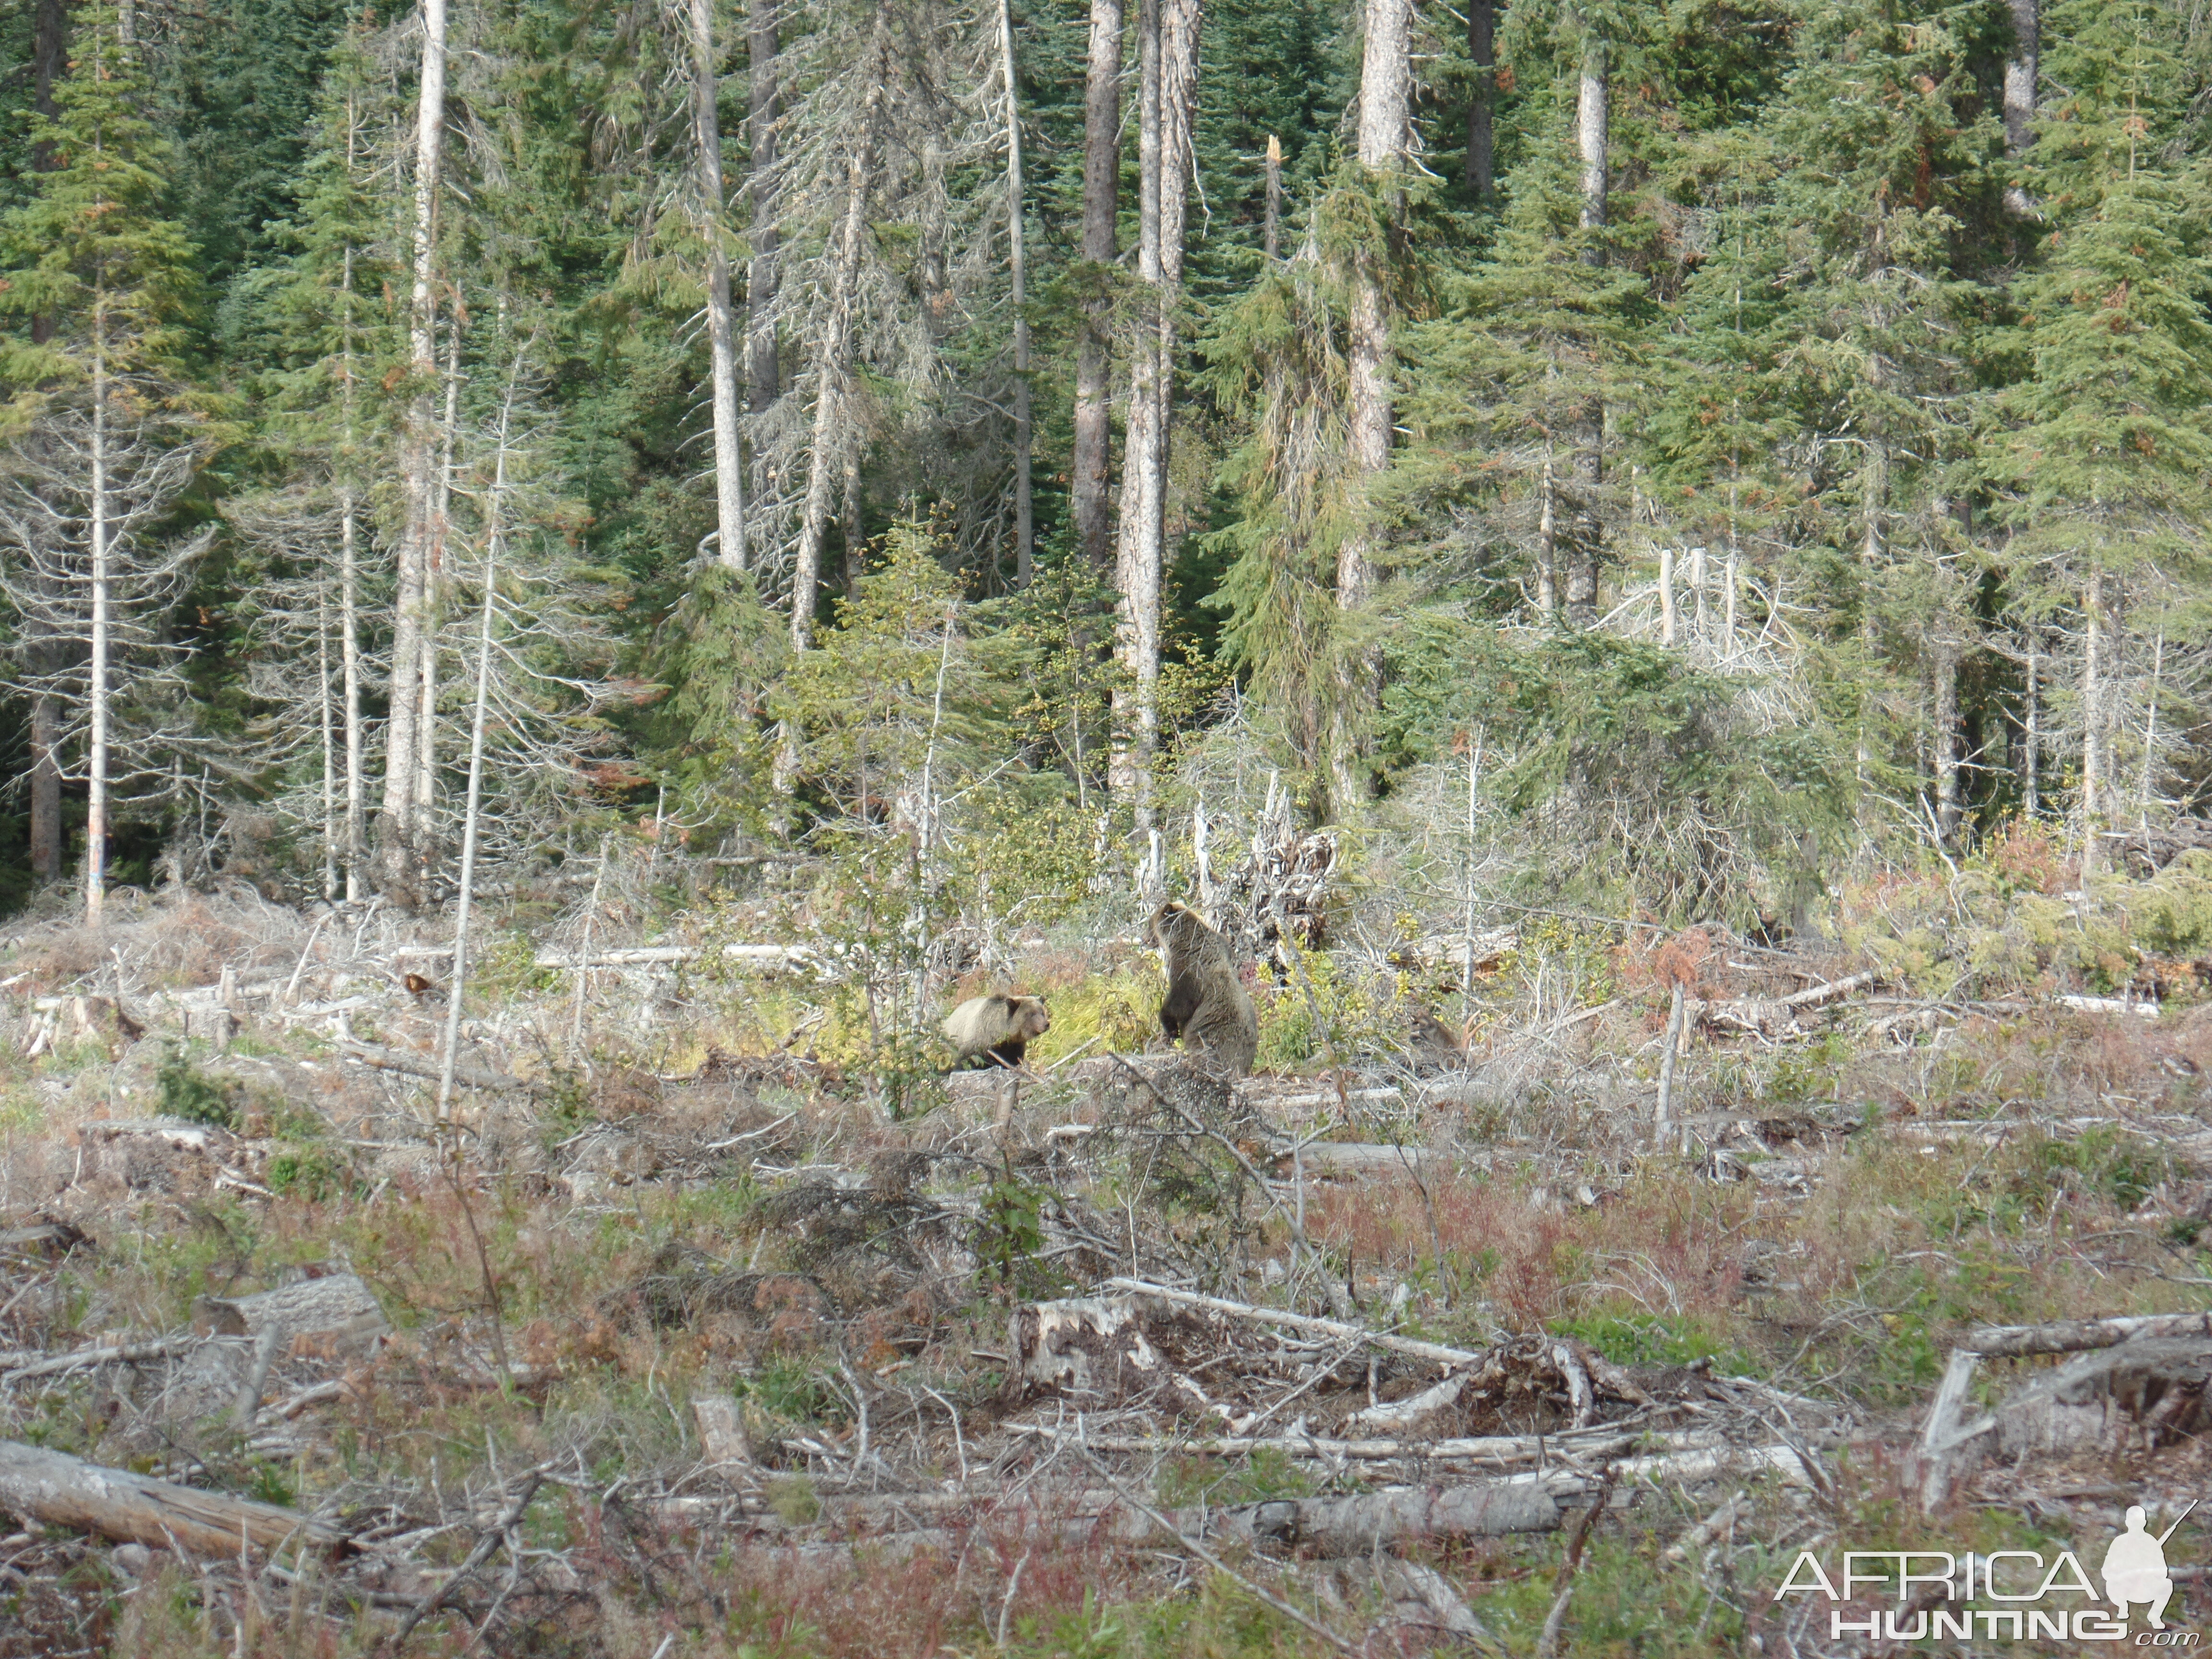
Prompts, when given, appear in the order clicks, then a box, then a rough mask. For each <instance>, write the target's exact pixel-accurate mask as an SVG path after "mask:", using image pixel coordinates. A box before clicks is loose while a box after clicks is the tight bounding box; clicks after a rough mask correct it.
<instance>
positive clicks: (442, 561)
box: [415, 303, 461, 875]
mask: <svg viewBox="0 0 2212 1659" xmlns="http://www.w3.org/2000/svg"><path fill="white" fill-rule="evenodd" d="M443 383H444V386H445V392H446V411H445V416H444V418H443V419H442V420H441V422H439V425H438V483H437V488H436V489H435V490H434V491H433V492H432V495H431V501H430V550H429V557H428V559H426V560H425V561H424V562H423V566H422V707H421V708H418V709H417V710H416V714H415V739H416V754H415V863H416V872H417V873H418V875H420V874H421V873H423V872H427V870H428V865H429V861H430V857H431V846H432V843H433V842H434V840H435V834H436V829H437V823H438V636H439V635H441V634H442V633H443V632H444V631H445V623H446V593H447V588H448V587H449V586H451V584H452V580H453V577H452V572H451V571H450V570H449V569H448V568H447V557H446V555H447V542H448V541H449V540H450V539H451V538H452V536H453V466H454V453H455V450H456V448H457V447H458V446H459V443H460V437H461V313H460V308H459V305H458V303H457V304H456V305H455V307H454V309H453V314H452V315H451V316H449V317H447V319H446V371H445V375H444V382H443Z"/></svg>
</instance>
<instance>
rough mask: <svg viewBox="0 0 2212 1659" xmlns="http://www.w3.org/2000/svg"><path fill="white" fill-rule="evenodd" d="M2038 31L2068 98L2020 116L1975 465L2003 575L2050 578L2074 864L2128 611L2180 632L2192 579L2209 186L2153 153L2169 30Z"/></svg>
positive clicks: (2113, 746) (2173, 50) (2158, 138)
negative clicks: (2064, 596)
mask: <svg viewBox="0 0 2212 1659" xmlns="http://www.w3.org/2000/svg"><path fill="white" fill-rule="evenodd" d="M2048 21H2050V23H2051V30H2050V32H2049V33H2048V34H2047V35H2046V37H2045V40H2046V45H2047V46H2048V47H2049V51H2048V53H2047V55H2046V57H2045V65H2046V66H2047V68H2048V70H2049V72H2050V74H2051V77H2052V78H2053V79H2054V80H2055V81H2056V82H2057V83H2058V84H2060V85H2062V86H2064V87H2067V88H2070V90H2069V93H2068V94H2067V96H2066V97H2065V98H2063V100H2058V101H2057V103H2055V104H2054V105H2053V106H2051V108H2050V109H2049V110H2048V112H2046V115H2045V119H2044V120H2043V121H2042V123H2041V124H2040V126H2039V135H2040V136H2039V140H2038V142H2037V143H2036V144H2035V146H2034V147H2033V149H2031V150H2029V151H2028V153H2027V160H2028V162H2029V165H2028V166H2027V168H2026V178H2027V187H2028V191H2029V194H2030V196H2031V197H2033V200H2035V201H2036V202H2037V203H2038V204H2039V206H2040V208H2041V210H2042V212H2043V213H2044V214H2045V216H2046V219H2047V222H2048V223H2049V225H2050V231H2049V234H2047V235H2046V236H2045V239H2044V241H2043V246H2042V249H2041V258H2040V259H2039V263H2038V264H2037V266H2036V268H2035V269H2034V270H2032V271H2030V272H2029V273H2028V274H2027V275H2026V276H2023V277H2022V279H2021V282H2020V283H2018V285H2017V287H2016V289H2015V295H2016V300H2017V303H2018V305H2019V307H2020V315H2019V320H2018V322H2017V324H2016V325H2015V326H2014V327H2013V328H2012V329H2011V330H2010V331H2008V334H2007V336H2006V337H2004V338H2003V339H2002V342H2001V344H2002V347H2004V348H2005V349H2008V352H2009V354H2010V355H2011V356H2012V357H2013V358H2014V359H2015V361H2016V362H2018V363H2019V364H2020V366H2021V369H2022V371H2023V372H2022V373H2021V374H2020V375H2019V377H2018V378H2017V379H2016V380H2014V381H2013V382H2012V383H2011V384H2010V385H2008V386H2005V387H2004V388H2003V389H2002V391H2000V392H1998V393H1997V395H1996V398H1995V399H1994V414H1995V417H1996V421H1997V422H1999V426H1998V428H1997V429H1996V431H1993V432H1992V433H1991V434H1990V436H1989V438H1988V440H1987V441H1986V442H1985V443H1984V447H1983V452H1982V454H1983V462H1982V467H1981V473H1982V477H1984V480H1985V481H1986V483H1987V484H1988V485H1989V487H1990V489H1992V491H1993V492H1994V493H1995V494H1996V497H1997V501H1998V504H1999V510H2000V512H2001V513H2002V515H2003V516H2004V518H2005V520H2007V522H2008V524H2009V525H2011V526H2013V528H2014V531H2015V550H2016V552H2017V554H2018V556H2019V557H2020V558H2021V561H2022V562H2023V564H2024V565H2027V564H2028V563H2029V562H2031V561H2033V562H2036V563H2034V564H2033V566H2032V567H2031V568H2028V569H2025V570H2024V571H2023V580H2024V582H2033V580H2035V579H2036V578H2037V577H2038V576H2047V578H2049V579H2055V580H2057V581H2059V582H2061V583H2063V584H2065V586H2067V587H2068V588H2069V590H2070V593H2069V598H2072V599H2073V600H2074V605H2075V619H2076V629H2077V637H2078V638H2079V640H2080V641H2081V661H2080V665H2079V668H2078V671H2077V674H2076V677H2075V678H2076V685H2077V697H2078V702H2077V708H2076V720H2077V721H2078V724H2079V728H2080V734H2081V739H2080V740H2081V787H2080V793H2079V804H2080V811H2081V819H2082V821H2081V836H2082V838H2083V840H2082V845H2083V852H2084V854H2085V860H2086V862H2087V864H2088V865H2089V866H2092V867H2093V866H2095V865H2096V864H2097V863H2098V862H2099V849H2100V832H2101V829H2102V827H2103V825H2104V824H2106V823H2107V822H2109V821H2110V819H2111V817H2112V815H2113V813H2114V811H2115V807H2116V805H2117V802H2118V783H2117V772H2118V767H2119V765H2120V763H2121V762H2122V760H2123V747H2124V745H2123V734H2122V731H2121V725H2122V721H2121V717H2120V715H2121V711H2120V708H2119V702H2118V684H2119V681H2120V678H2121V667H2122V664H2123V661H2124V646H2125V639H2126V635H2127V632H2128V627H2129V622H2130V618H2129V614H2128V613H2129V611H2130V610H2131V609H2136V608H2140V609H2141V610H2142V611H2143V612H2144V613H2145V614H2143V615H2142V616H2141V617H2137V618H2136V619H2135V627H2136V630H2137V631H2138V632H2141V631H2142V630H2143V629H2146V628H2148V627H2152V626H2155V627H2156V628H2157V629H2158V630H2159V633H2160V636H2161V637H2172V636H2174V635H2181V636H2184V637H2185V636H2187V635H2189V634H2191V633H2192V632H2193V631H2194V626H2193V617H2192V616H2191V614H2190V611H2191V609H2193V607H2189V606H2177V605H2175V604H2174V603H2173V598H2174V597H2175V595H2176V585H2177V584H2179V588H2180V592H2181V593H2182V594H2184V595H2185V594H2186V592H2188V590H2189V589H2191V588H2192V587H2194V586H2195V585H2196V584H2197V583H2199V582H2201V581H2202V580H2203V574H2204V572H2205V568H2206V565H2205V554H2206V548H2205V542H2204V531H2203V526H2204V525H2205V524H2206V523H2207V521H2208V520H2212V486H2209V485H2208V483H2207V479H2208V477H2212V324H2208V322H2207V321H2206V313H2205V307H2206V305H2207V302H2208V301H2212V263H2208V261H2207V258H2206V257H2205V256H2206V248H2205V240H2204V239H2205V234H2206V229H2207V225H2208V220H2212V179H2208V177H2207V174H2206V170H2205V165H2204V163H2203V161H2197V160H2184V161H2180V162H2179V164H2178V165H2177V164H2174V163H2172V162H2170V161H2168V159H2167V158H2168V157H2169V156H2170V155H2172V144H2171V142H2170V141H2171V140H2172V138H2173V137H2175V136H2176V134H2175V131H2174V129H2175V126H2176V124H2177V118H2178V116H2179V112H2180V110H2181V109H2182V107H2183V101H2182V99H2181V97H2180V96H2179V91H2180V88H2181V85H2182V76H2181V71H2180V67H2179V62H2178V56H2179V53H2178V50H2177V49H2178V47H2179V44H2180V43H2179V40H2178V39H2177V38H2176V36H2175V33H2174V29H2173V22H2172V19H2170V18H2169V17H2167V16H2166V15H2164V14H2162V13H2160V12H2158V11H2157V10H2155V9H2153V8H2152V7H2149V6H2148V5H2143V4H2141V3H2122V4H2118V5H2114V4H2109V3H2103V0H2099V3H2084V0H2076V3H2073V4H2069V5H2067V6H2063V7H2061V8H2059V9H2057V10H2056V11H2055V12H2054V14H2053V15H2052V16H2051V18H2050V19H2049V20H2048ZM2030 604H2031V605H2032V604H2033V601H2030ZM2143 775H2144V776H2145V777H2146V778H2148V776H2149V775H2150V769H2148V768H2146V769H2144V772H2143ZM2144 793H2145V794H2148V793H2151V792H2150V791H2149V790H2148V788H2147V789H2146V790H2145V791H2144Z"/></svg>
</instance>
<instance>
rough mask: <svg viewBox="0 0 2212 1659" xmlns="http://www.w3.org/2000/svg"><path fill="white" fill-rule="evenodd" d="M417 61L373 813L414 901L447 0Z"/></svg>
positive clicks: (427, 30)
mask: <svg viewBox="0 0 2212 1659" xmlns="http://www.w3.org/2000/svg"><path fill="white" fill-rule="evenodd" d="M445 131H446V0H422V75H421V79H420V83H419V86H418V88H417V94H416V118H415V219H414V227H413V230H414V248H413V255H414V258H413V264H414V290H413V293H412V295H411V296H410V303H409V308H408V343H409V347H410V364H409V367H410V372H411V374H412V375H413V377H414V381H415V386H414V393H413V396H412V397H411V398H410V400H409V403H408V409H407V416H406V421H405V423H404V427H403V428H402V429H401V435H400V444H399V472H400V495H401V500H402V506H403V522H402V525H401V529H400V535H399V547H398V591H397V592H396V594H395V595H394V609H393V618H392V708H391V718H390V720H389V721H388V722H387V724H386V730H385V763H384V804H383V810H382V811H380V813H379V814H378V819H377V849H376V860H377V864H376V876H377V885H378V886H379V887H380V889H382V890H384V891H386V892H387V893H389V894H391V895H392V896H393V897H394V898H396V899H397V900H398V901H399V902H402V903H408V904H411V903H412V902H414V897H415V892H416V884H415V869H414V862H415V850H416V828H417V817H416V795H415V757H416V747H417V743H418V738H417V736H416V715H417V708H418V702H417V698H416V688H417V686H418V685H419V684H420V682H421V679H422V624H423V615H422V611H423V598H424V594H423V578H424V572H425V570H426V568H427V567H428V561H429V552H430V543H431V538H432V536H433V535H434V533H435V530H434V526H433V524H432V505H433V503H432V481H431V455H430V450H431V444H432V441H433V435H434V433H435V428H436V416H435V413H434V410H435V404H433V402H432V398H433V395H434V392H435V386H436V385H437V380H438V353H437V295H436V291H435V286H434V283H435V276H436V256H437V209H438V194H439V183H440V173H441V162H442V154H443V149H444V143H445Z"/></svg>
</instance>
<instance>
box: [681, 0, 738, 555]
mask: <svg viewBox="0 0 2212 1659" xmlns="http://www.w3.org/2000/svg"><path fill="white" fill-rule="evenodd" d="M687 13H688V15H689V17H690V24H691V29H690V33H691V143H692V147H693V148H694V149H696V150H697V151H698V152H699V157H698V159H699V214H700V222H699V234H700V235H701V237H702V239H703V240H705V242H706V244H707V339H708V345H709V348H710V349H711V350H712V352H713V355H714V536H715V540H714V556H715V559H716V560H717V561H718V562H720V565H721V566H722V568H724V569H726V570H743V569H744V568H745V563H746V560H745V475H744V456H743V453H742V444H741V441H740V438H739V435H738V325H737V318H736V315H735V313H733V312H732V308H731V305H730V256H729V252H728V250H727V249H726V248H725V247H724V246H722V235H723V225H722V216H723V214H724V212H725V211H726V209H727V206H728V203H727V200H726V197H724V195H723V193H722V126H721V120H720V115H719V113H718V112H717V111H716V110H715V107H714V101H715V98H716V96H717V91H718V88H719V85H720V82H719V79H718V77H717V76H715V73H714V3H713V0H690V4H689V6H688V7H687Z"/></svg>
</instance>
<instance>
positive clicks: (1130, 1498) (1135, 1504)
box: [1074, 1438, 1359, 1653]
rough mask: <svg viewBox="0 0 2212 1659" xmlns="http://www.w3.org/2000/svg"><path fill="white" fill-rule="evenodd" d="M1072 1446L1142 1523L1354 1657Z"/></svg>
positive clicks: (1348, 1647)
mask: <svg viewBox="0 0 2212 1659" xmlns="http://www.w3.org/2000/svg"><path fill="white" fill-rule="evenodd" d="M1074 1447H1075V1455H1077V1456H1078V1457H1080V1458H1081V1459H1082V1460H1083V1461H1084V1462H1085V1463H1088V1464H1089V1465H1090V1466H1091V1472H1092V1473H1093V1474H1096V1475H1097V1477H1098V1478H1099V1479H1100V1480H1103V1481H1104V1482H1105V1483H1106V1484H1107V1485H1108V1486H1110V1487H1112V1488H1113V1489H1114V1493H1115V1496H1116V1497H1117V1498H1120V1499H1121V1501H1122V1502H1123V1503H1124V1504H1127V1505H1128V1506H1129V1507H1130V1508H1131V1509H1133V1510H1136V1512H1137V1513H1138V1514H1139V1515H1141V1516H1144V1517H1145V1519H1146V1520H1147V1521H1149V1522H1152V1524H1153V1525H1154V1526H1156V1527H1158V1528H1159V1529H1160V1530H1161V1531H1162V1532H1164V1533H1165V1534H1167V1535H1168V1536H1169V1537H1170V1538H1172V1539H1173V1540H1175V1541H1176V1543H1177V1544H1179V1545H1181V1546H1182V1547H1183V1548H1184V1549H1185V1550H1188V1552H1189V1553H1191V1554H1192V1555H1193V1556H1194V1557H1196V1558H1197V1559H1199V1560H1200V1561H1202V1562H1204V1563H1205V1564H1206V1565H1207V1566H1209V1567H1212V1569H1213V1570H1214V1571H1216V1572H1218V1573H1219V1574H1220V1575H1221V1576H1222V1577H1225V1578H1231V1579H1234V1580H1235V1581H1236V1582H1237V1583H1239V1584H1242V1585H1243V1587H1244V1588H1245V1589H1248V1590H1249V1591H1251V1592H1252V1594H1253V1595H1256V1596H1258V1597H1259V1598H1260V1600H1261V1601H1264V1602H1266V1603H1267V1605H1268V1606H1269V1607H1273V1609H1274V1610H1275V1611H1276V1612H1277V1613H1281V1614H1282V1615H1283V1616H1284V1617H1285V1618H1286V1619H1290V1620H1295V1621H1297V1623H1298V1624H1300V1625H1302V1626H1304V1627H1305V1628H1306V1629H1308V1630H1310V1631H1311V1632H1313V1633H1314V1634H1315V1635H1316V1636H1318V1637H1320V1638H1322V1641H1324V1642H1326V1643H1328V1644H1329V1645H1330V1646H1331V1647H1333V1648H1334V1649H1335V1650H1337V1651H1338V1652H1339V1653H1357V1652H1358V1651H1359V1649H1358V1646H1357V1645H1356V1644H1352V1643H1351V1642H1348V1641H1346V1639H1345V1638H1343V1637H1341V1636H1339V1635H1338V1634H1337V1633H1336V1632H1334V1631H1333V1630H1331V1629H1330V1628H1329V1627H1328V1626H1327V1625H1324V1624H1322V1622H1321V1620H1318V1619H1316V1618H1315V1617H1314V1616H1313V1615H1312V1614H1311V1613H1306V1612H1304V1611H1303V1610H1301V1609H1300V1608H1297V1607H1293V1606H1291V1603H1289V1602H1288V1601H1285V1600H1283V1598H1282V1597H1281V1596H1279V1595H1274V1594H1273V1593H1272V1592H1270V1591H1268V1590H1267V1589H1262V1588H1261V1586H1260V1585H1258V1584H1256V1583H1253V1582H1252V1580H1250V1579H1249V1578H1247V1577H1245V1576H1244V1575H1243V1573H1241V1572H1239V1571H1237V1570H1236V1568H1234V1567H1232V1566H1231V1565H1229V1564H1228V1563H1227V1562H1225V1561H1224V1560H1223V1559H1221V1558H1220V1557H1219V1556H1218V1555H1216V1554H1215V1553H1213V1552H1212V1550H1210V1549H1208V1548H1206V1546H1205V1545H1203V1544H1201V1543H1200V1542H1199V1541H1197V1540H1196V1539H1194V1538H1186V1537H1184V1536H1183V1534H1182V1533H1181V1532H1179V1531H1177V1530H1176V1525H1175V1523H1174V1522H1172V1521H1170V1520H1169V1519H1168V1518H1167V1517H1166V1516H1164V1515H1162V1514H1161V1513H1160V1512H1159V1511H1158V1510H1156V1509H1154V1508H1153V1507H1152V1505H1151V1504H1147V1503H1146V1502H1145V1501H1144V1500H1143V1499H1142V1498H1139V1497H1137V1496H1135V1495H1134V1494H1133V1492H1130V1491H1129V1489H1128V1488H1127V1487H1126V1486H1123V1485H1122V1484H1121V1482H1120V1481H1119V1480H1115V1478H1114V1476H1113V1475H1112V1474H1111V1473H1109V1471H1108V1469H1107V1468H1106V1466H1105V1465H1104V1464H1103V1463H1101V1462H1099V1461H1098V1460H1097V1458H1095V1457H1093V1456H1092V1455H1091V1453H1090V1451H1089V1449H1087V1448H1085V1446H1084V1444H1083V1443H1082V1441H1081V1439H1080V1438H1078V1439H1077V1440H1076V1441H1075V1442H1074Z"/></svg>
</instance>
